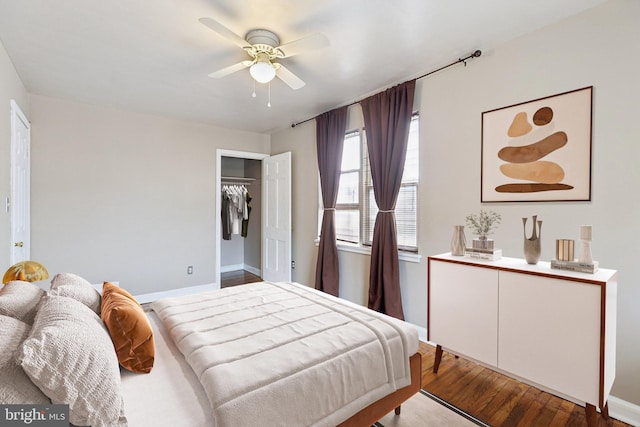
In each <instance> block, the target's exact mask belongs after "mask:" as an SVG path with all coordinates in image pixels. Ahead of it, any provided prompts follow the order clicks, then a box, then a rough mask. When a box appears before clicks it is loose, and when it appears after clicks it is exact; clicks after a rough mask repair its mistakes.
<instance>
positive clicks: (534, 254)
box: [522, 215, 542, 264]
mask: <svg viewBox="0 0 640 427" xmlns="http://www.w3.org/2000/svg"><path fill="white" fill-rule="evenodd" d="M532 219H533V232H532V233H531V237H529V238H527V218H522V228H523V229H524V259H526V260H527V263H528V264H537V263H538V261H539V260H540V253H541V245H540V237H541V236H542V221H537V219H538V216H537V215H533V216H532ZM536 225H537V226H538V228H537V230H536Z"/></svg>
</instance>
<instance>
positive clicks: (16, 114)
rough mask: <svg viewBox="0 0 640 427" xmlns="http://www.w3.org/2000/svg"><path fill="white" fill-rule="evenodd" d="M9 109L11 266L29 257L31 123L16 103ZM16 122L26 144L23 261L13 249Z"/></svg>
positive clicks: (14, 239)
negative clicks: (21, 124)
mask: <svg viewBox="0 0 640 427" xmlns="http://www.w3.org/2000/svg"><path fill="white" fill-rule="evenodd" d="M10 107H11V147H10V150H11V153H10V159H11V163H10V167H9V200H8V201H6V208H7V209H6V210H7V211H8V213H9V224H10V225H9V227H10V235H11V236H10V239H11V241H10V245H11V246H10V248H9V263H10V264H11V265H13V264H15V263H16V262H18V261H24V260H28V259H30V257H31V123H30V122H29V119H27V116H25V114H24V113H23V112H22V110H21V109H20V106H19V105H18V103H17V102H16V101H15V100H14V99H12V100H11V101H10ZM18 121H20V122H22V123H23V124H24V126H25V127H26V130H27V143H26V146H27V147H26V151H27V164H26V165H25V169H26V177H25V180H26V183H25V187H26V194H23V195H22V198H23V203H25V204H26V209H25V210H24V212H25V218H23V221H24V224H23V225H24V227H25V236H24V237H23V238H22V242H23V245H24V246H23V250H22V255H23V258H24V259H16V251H15V249H14V243H15V242H16V240H17V236H16V230H15V226H16V218H15V216H16V215H15V214H16V210H15V206H16V200H17V199H18V197H19V195H17V192H18V188H16V182H15V181H16V179H15V178H16V149H17V144H18V141H17V138H18V135H17V132H16V128H17V125H18Z"/></svg>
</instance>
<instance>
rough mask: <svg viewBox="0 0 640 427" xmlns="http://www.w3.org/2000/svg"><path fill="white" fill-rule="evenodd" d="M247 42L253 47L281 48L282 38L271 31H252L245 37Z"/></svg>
mask: <svg viewBox="0 0 640 427" xmlns="http://www.w3.org/2000/svg"><path fill="white" fill-rule="evenodd" d="M245 40H246V41H248V42H249V43H250V44H251V45H253V46H255V45H266V46H269V47H271V48H275V47H278V46H280V37H278V36H277V35H276V34H275V33H273V32H271V31H269V30H261V29H257V30H251V31H249V32H248V33H247V35H246V36H245Z"/></svg>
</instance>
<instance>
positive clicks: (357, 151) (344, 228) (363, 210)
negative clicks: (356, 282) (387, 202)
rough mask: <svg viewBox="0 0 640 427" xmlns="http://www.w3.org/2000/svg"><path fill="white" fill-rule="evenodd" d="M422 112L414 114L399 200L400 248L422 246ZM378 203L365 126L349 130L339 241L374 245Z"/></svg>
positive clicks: (338, 208) (342, 175)
mask: <svg viewBox="0 0 640 427" xmlns="http://www.w3.org/2000/svg"><path fill="white" fill-rule="evenodd" d="M418 139H419V138H418V115H417V114H415V115H414V116H413V117H412V118H411V126H410V129H409V142H408V146H407V158H406V160H405V165H404V173H403V175H402V183H401V186H400V193H399V194H398V201H397V203H396V210H395V216H396V228H397V232H398V248H399V249H400V250H404V251H411V252H417V250H418V229H417V228H418V227H417V223H418V212H417V209H418V182H419V169H418V158H419V156H418V146H419V141H418ZM377 213H378V207H377V205H376V201H375V197H374V195H373V182H372V180H371V170H370V168H369V159H368V152H367V147H366V134H365V131H364V129H359V130H357V131H353V132H348V133H347V134H346V135H345V138H344V149H343V153H342V167H341V172H340V184H339V187H338V199H337V203H336V236H337V239H338V241H342V242H349V243H354V244H358V245H364V246H370V245H371V241H372V240H373V227H374V225H375V220H376V215H377Z"/></svg>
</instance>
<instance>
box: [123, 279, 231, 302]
mask: <svg viewBox="0 0 640 427" xmlns="http://www.w3.org/2000/svg"><path fill="white" fill-rule="evenodd" d="M216 289H220V285H219V284H218V283H209V284H206V285H198V286H189V287H186V288H178V289H170V290H168V291H160V292H152V293H149V294H141V295H134V297H135V299H137V300H138V302H139V303H140V304H145V303H149V302H153V301H155V300H157V299H160V298H173V297H181V296H184V295H192V294H197V293H198V292H205V291H213V290H216Z"/></svg>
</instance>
